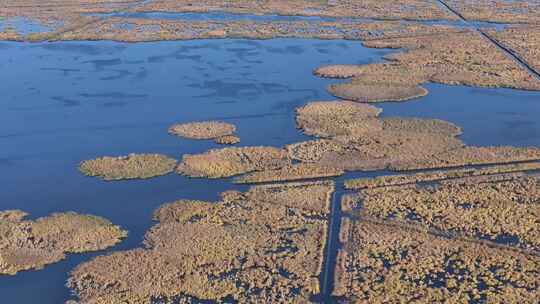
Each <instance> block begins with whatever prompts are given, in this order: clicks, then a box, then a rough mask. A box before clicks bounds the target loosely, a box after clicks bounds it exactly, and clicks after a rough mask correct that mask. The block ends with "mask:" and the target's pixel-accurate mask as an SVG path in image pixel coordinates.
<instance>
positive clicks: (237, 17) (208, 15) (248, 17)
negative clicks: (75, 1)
mask: <svg viewBox="0 0 540 304" xmlns="http://www.w3.org/2000/svg"><path fill="white" fill-rule="evenodd" d="M85 15H86V16H94V17H102V18H110V17H121V18H127V19H129V18H134V19H148V20H178V21H224V22H226V21H255V22H297V21H303V22H342V23H368V22H374V21H382V20H385V19H369V18H350V17H339V18H338V17H320V16H300V15H297V16H287V15H271V14H264V15H262V14H247V13H228V12H205V13H178V12H118V13H97V14H85ZM389 20H392V19H389ZM407 22H412V23H418V24H424V25H446V26H455V27H460V28H464V27H468V28H489V29H495V30H503V29H504V28H505V27H506V25H505V24H502V23H493V22H482V21H471V22H467V23H465V22H462V21H451V20H426V21H417V20H414V21H407Z"/></svg>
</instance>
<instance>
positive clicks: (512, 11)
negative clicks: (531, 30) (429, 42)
mask: <svg viewBox="0 0 540 304" xmlns="http://www.w3.org/2000/svg"><path fill="white" fill-rule="evenodd" d="M444 2H445V3H446V4H448V5H449V6H450V7H451V8H452V9H454V10H455V11H457V12H458V13H459V14H460V15H462V16H463V17H464V18H466V19H467V20H475V21H486V22H500V23H531V24H539V23H540V2H538V1H536V0H528V1H508V0H444Z"/></svg>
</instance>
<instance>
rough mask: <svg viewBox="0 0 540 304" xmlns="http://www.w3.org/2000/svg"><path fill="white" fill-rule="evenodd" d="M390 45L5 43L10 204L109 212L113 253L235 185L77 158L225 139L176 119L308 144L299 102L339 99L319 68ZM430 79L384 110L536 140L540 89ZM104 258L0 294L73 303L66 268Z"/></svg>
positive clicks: (1, 199) (0, 112)
mask: <svg viewBox="0 0 540 304" xmlns="http://www.w3.org/2000/svg"><path fill="white" fill-rule="evenodd" d="M385 53H386V52H384V51H381V50H371V49H365V48H363V47H362V46H361V45H360V43H358V42H351V41H320V40H285V39H277V40H267V41H247V40H213V41H208V40H201V41H188V42H160V43H140V44H124V43H114V42H83V43H80V42H77V43H70V42H65V43H43V44H21V43H1V44H0V69H1V71H2V72H0V83H1V84H2V85H1V86H0V96H1V98H0V122H1V128H0V169H1V170H2V173H3V174H2V175H0V184H1V185H2V190H0V210H3V209H13V208H17V209H22V210H25V211H27V212H29V213H30V214H31V215H32V216H33V217H36V216H44V215H47V214H49V213H51V212H58V211H66V210H71V211H76V212H82V213H91V214H96V215H101V216H105V217H107V218H109V219H110V220H112V221H113V222H114V223H116V224H119V225H121V226H122V227H124V228H126V229H128V230H129V232H130V235H129V237H128V239H127V240H126V241H124V242H123V243H121V244H120V245H118V246H117V247H116V248H113V249H112V250H119V249H129V248H133V247H137V246H139V245H140V242H141V240H142V237H143V234H144V232H145V231H146V229H148V227H150V226H151V225H152V222H151V214H152V211H153V210H154V209H155V208H156V207H158V206H159V205H161V204H162V203H164V202H169V201H173V200H176V199H182V198H186V199H190V198H191V199H203V200H216V199H217V198H218V193H219V192H221V191H225V190H228V189H231V188H237V186H232V185H231V184H230V181H228V180H213V181H208V180H193V179H188V178H185V177H181V176H177V175H174V174H172V175H168V176H163V177H159V178H155V179H151V180H146V181H126V182H114V183H107V182H103V181H100V180H97V179H93V178H86V177H83V176H81V175H80V174H79V173H78V171H77V164H78V163H79V162H80V161H81V160H84V159H89V158H94V157H97V156H102V155H122V154H127V153H130V152H159V153H164V154H167V155H170V156H173V157H176V158H180V156H181V155H182V154H183V153H200V152H202V151H205V150H207V149H209V148H214V147H216V145H215V144H213V143H212V142H209V141H191V140H185V139H181V138H176V137H172V136H169V135H168V134H167V132H166V130H167V127H168V126H169V125H170V124H172V123H175V122H185V121H193V120H206V119H222V120H226V121H229V122H231V123H234V124H236V125H237V127H238V134H239V135H240V137H241V139H242V144H243V145H271V146H281V145H284V144H288V143H291V142H295V141H300V140H304V139H306V137H305V136H303V135H302V134H300V133H299V132H298V131H297V130H296V129H295V125H294V116H293V115H294V113H293V111H294V108H296V107H298V106H300V105H302V104H304V103H306V102H308V101H310V100H327V99H331V98H330V96H329V95H328V94H327V93H326V91H325V86H326V85H327V84H329V83H332V82H334V81H329V80H323V79H318V78H316V77H314V76H312V74H311V71H312V70H313V69H314V68H316V67H318V66H320V65H324V64H332V63H369V62H373V61H376V60H379V58H380V57H381V56H382V55H384V54H385ZM428 87H429V89H430V91H431V94H430V95H429V96H428V97H425V98H423V99H420V100H418V101H413V102H409V103H399V104H384V105H382V107H383V108H384V109H385V115H405V116H420V117H436V118H441V119H447V120H450V121H452V122H455V123H457V124H459V125H461V126H462V127H463V128H464V131H465V134H464V135H463V139H464V140H465V141H466V142H467V143H469V144H482V145H499V144H513V145H519V146H526V145H536V146H540V121H539V120H538V117H540V94H539V93H532V92H519V91H514V90H488V89H472V88H467V87H448V86H440V85H429V86H428ZM109 251H110V250H109ZM97 254H102V253H92V254H83V255H72V256H70V257H69V258H68V259H67V260H65V261H62V262H60V263H57V264H54V265H50V266H47V267H46V268H45V269H44V270H41V271H29V272H22V273H20V274H18V275H17V276H14V277H6V276H4V277H0V293H1V294H2V301H3V302H6V303H51V304H52V303H55V304H56V303H61V302H63V301H65V300H66V299H68V298H69V291H68V290H67V289H66V288H65V287H64V283H65V280H66V279H67V273H68V272H69V271H70V270H71V269H72V268H73V267H75V266H76V265H77V264H78V263H80V262H82V261H85V260H88V259H89V258H91V257H92V256H95V255H97Z"/></svg>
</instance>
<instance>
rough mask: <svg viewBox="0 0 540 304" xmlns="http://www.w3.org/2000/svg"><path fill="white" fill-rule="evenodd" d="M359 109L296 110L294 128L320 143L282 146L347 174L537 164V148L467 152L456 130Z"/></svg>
mask: <svg viewBox="0 0 540 304" xmlns="http://www.w3.org/2000/svg"><path fill="white" fill-rule="evenodd" d="M379 113H380V110H379V109H377V108H375V107H372V106H369V105H364V104H355V103H353V102H349V101H343V102H313V103H309V104H307V105H305V106H303V107H300V108H298V109H297V113H296V114H297V116H296V121H297V126H298V128H300V129H302V131H304V133H306V134H308V135H314V136H317V137H322V139H316V140H310V141H305V142H300V143H294V144H290V145H287V146H285V150H286V151H287V152H288V154H289V156H290V158H291V159H293V160H297V161H300V162H302V163H313V164H317V165H320V166H326V167H333V168H335V169H338V170H347V171H357V170H362V171H371V170H381V169H391V170H403V171H404V170H413V169H426V168H431V169H434V168H451V167H460V166H466V165H481V164H483V165H487V164H505V163H513V162H523V161H535V160H540V149H538V148H534V147H531V148H516V147H504V146H503V147H468V146H465V145H464V144H463V142H461V141H460V140H459V139H458V138H457V136H458V135H459V134H461V128H459V127H458V126H456V125H454V124H452V123H450V122H446V121H442V120H438V119H419V118H400V117H388V118H384V119H380V118H378V115H379Z"/></svg>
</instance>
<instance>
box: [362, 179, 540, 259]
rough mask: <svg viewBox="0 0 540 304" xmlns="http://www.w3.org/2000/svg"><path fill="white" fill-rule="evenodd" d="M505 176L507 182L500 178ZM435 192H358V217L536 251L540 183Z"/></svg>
mask: <svg viewBox="0 0 540 304" xmlns="http://www.w3.org/2000/svg"><path fill="white" fill-rule="evenodd" d="M503 177H505V176H504V175H503ZM502 180H503V181H502V182H482V181H480V182H478V181H476V183H475V182H473V180H471V179H469V180H468V181H467V182H462V183H455V182H453V183H450V184H444V185H441V186H438V187H431V188H429V187H428V188H426V187H411V188H395V189H389V190H387V191H373V192H372V191H371V190H364V191H363V192H361V200H362V207H363V209H362V211H361V212H362V214H365V215H368V216H371V217H376V218H383V219H385V218H393V219H399V220H403V221H413V222H419V223H421V224H423V225H425V226H426V227H429V228H434V229H437V230H443V231H450V232H454V233H458V234H460V235H465V236H468V237H471V238H474V237H480V238H485V239H489V240H492V241H500V242H506V241H509V242H510V243H515V244H514V245H519V246H520V247H523V248H528V249H534V250H536V251H539V252H540V225H538V219H539V218H540V204H539V202H540V181H539V180H538V179H536V178H520V179H517V178H516V177H514V178H513V179H512V180H510V181H504V178H503V179H502Z"/></svg>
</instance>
